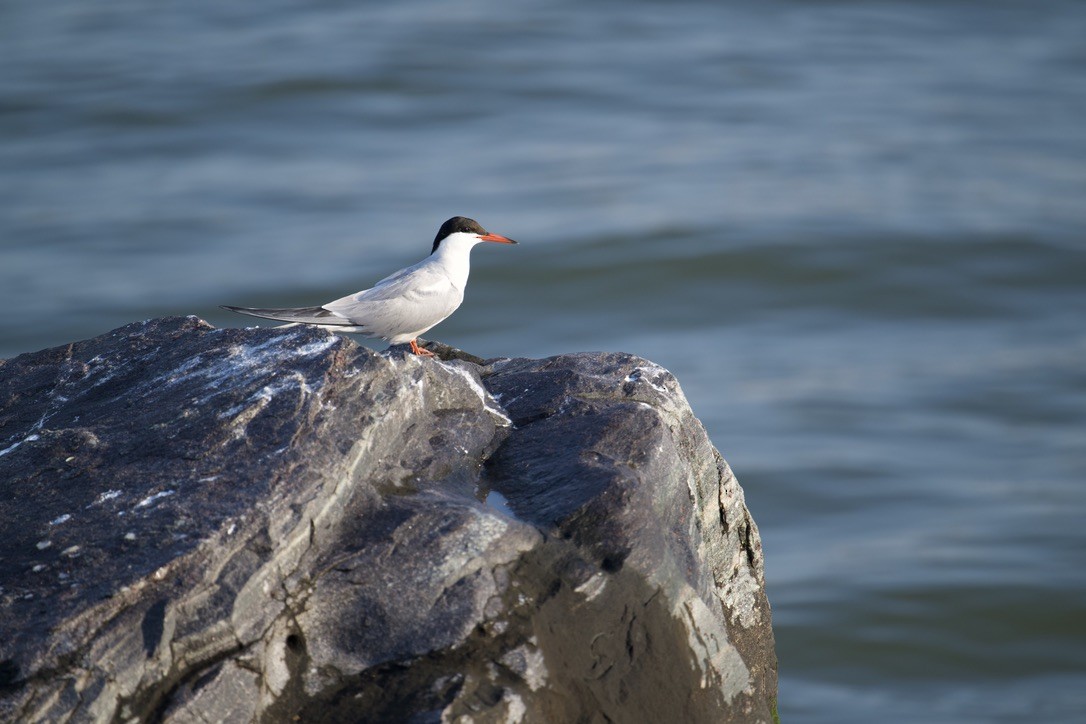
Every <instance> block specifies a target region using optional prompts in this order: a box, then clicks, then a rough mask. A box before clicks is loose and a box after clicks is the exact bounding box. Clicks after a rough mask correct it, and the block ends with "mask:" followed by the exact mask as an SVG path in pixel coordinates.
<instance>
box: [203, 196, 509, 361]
mask: <svg viewBox="0 0 1086 724" xmlns="http://www.w3.org/2000/svg"><path fill="white" fill-rule="evenodd" d="M484 241H494V242H498V243H499V244H516V243H517V242H515V241H513V240H512V239H508V238H506V237H504V236H502V235H500V234H492V233H490V232H489V231H487V230H486V229H484V228H483V227H482V226H480V225H479V223H478V222H477V221H474V220H473V219H468V218H465V217H463V216H454V217H453V218H451V219H449V220H448V221H446V222H445V223H444V224H442V225H441V228H440V229H438V231H437V236H436V237H435V238H434V248H433V249H432V250H431V251H430V256H428V257H426V258H425V259H423V260H422V261H420V262H419V263H418V264H413V265H411V266H409V267H407V268H406V269H401V270H400V271H398V272H396V273H395V274H392V275H391V276H387V277H385V278H384V279H382V280H381V281H379V282H377V283H376V284H374V285H373V287H372V288H370V289H364V290H362V291H360V292H355V293H354V294H348V295H347V296H345V297H341V298H340V299H336V300H335V301H332V302H328V303H327V304H322V305H321V306H319V307H296V308H288V309H263V308H255V307H231V306H227V305H223V307H222V308H223V309H229V310H230V311H231V312H239V313H241V314H248V315H250V316H253V317H262V318H264V319H274V320H276V321H280V322H288V323H291V324H312V325H316V326H318V327H324V328H326V329H332V330H335V331H339V332H356V333H359V334H364V335H366V336H367V337H380V338H381V339H384V340H386V341H388V342H389V343H390V344H403V343H404V342H409V343H410V344H411V351H412V352H413V353H414V354H417V355H421V356H424V357H433V356H434V353H433V352H431V351H429V350H428V349H424V348H422V347H419V344H418V336H419V335H420V334H422V333H423V332H426V331H428V330H429V329H431V328H432V327H434V326H435V325H437V324H438V323H439V322H441V321H443V320H444V319H445V318H446V317H448V316H449V315H450V314H452V313H453V312H455V311H456V308H457V307H459V306H460V303H461V302H463V301H464V287H465V286H467V283H468V272H469V271H470V261H469V257H470V255H471V249H472V247H474V246H475V245H476V244H478V243H480V242H484Z"/></svg>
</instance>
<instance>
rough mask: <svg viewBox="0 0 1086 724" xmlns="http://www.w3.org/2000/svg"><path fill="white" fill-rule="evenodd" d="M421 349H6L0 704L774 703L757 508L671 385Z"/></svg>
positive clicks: (120, 339) (269, 707)
mask: <svg viewBox="0 0 1086 724" xmlns="http://www.w3.org/2000/svg"><path fill="white" fill-rule="evenodd" d="M431 348H432V349H435V350H436V351H438V353H439V354H440V355H441V357H442V358H443V359H442V360H435V359H422V358H418V357H414V356H411V355H407V354H404V352H403V351H402V350H399V349H393V350H390V351H388V352H385V353H381V354H377V353H374V352H372V351H370V350H368V349H365V348H364V347H360V346H358V345H357V344H355V343H354V342H353V341H351V340H348V339H345V338H342V337H337V336H335V335H333V334H331V333H329V332H326V331H321V330H315V329H312V328H307V327H293V328H278V329H274V328H273V329H246V330H240V329H213V328H211V327H210V326H209V325H208V324H207V323H205V322H203V321H201V320H199V319H196V318H193V317H189V318H184V319H182V318H167V319H160V320H152V321H149V322H144V323H140V324H133V325H128V326H126V327H122V328H121V329H118V330H115V331H113V332H111V333H109V334H106V335H103V336H101V337H97V338H95V339H91V340H87V341H83V342H76V343H73V344H70V345H67V346H66V347H59V348H55V349H50V350H45V351H42V352H38V353H34V354H27V355H22V356H20V357H17V358H15V359H12V360H6V361H0V528H2V531H0V534H2V535H3V540H4V546H3V549H2V552H0V718H3V719H4V720H29V721H34V720H39V721H60V720H72V721H91V720H93V721H107V720H117V721H136V720H163V721H171V722H188V721H193V722H204V721H229V722H235V721H252V720H260V721H291V720H297V721H307V722H308V721H417V722H424V721H434V722H436V721H463V722H467V721H476V722H491V721H493V722H498V721H502V722H505V721H529V722H535V721H545V722H565V721H585V722H590V721H600V722H604V721H663V720H669V721H688V722H698V721H706V722H708V721H713V722H726V721H743V722H747V721H750V722H755V721H771V720H772V718H773V716H774V710H775V697H776V658H775V655H774V650H773V635H772V629H771V625H770V612H769V605H768V602H767V600H766V597H765V592H764V586H763V572H762V554H761V547H760V541H759V538H758V532H757V528H756V527H755V525H754V523H753V521H752V520H751V518H750V515H749V513H748V512H747V510H746V507H745V505H744V503H743V494H742V490H741V489H740V487H739V485H738V484H737V483H736V481H735V478H734V477H733V476H732V474H731V471H730V470H729V469H728V466H727V464H726V463H725V462H724V461H723V459H722V458H721V457H720V456H719V454H718V453H717V452H716V451H715V450H714V449H713V447H712V445H711V444H710V443H709V440H708V438H707V437H706V435H705V431H704V430H703V428H702V427H701V425H700V423H698V421H697V420H696V419H695V418H694V416H693V414H692V413H691V411H690V408H689V406H688V405H687V403H686V401H685V399H684V398H683V395H682V392H681V390H680V389H679V386H678V384H677V383H676V381H675V380H674V378H673V377H672V376H671V375H670V374H669V373H668V372H667V371H666V370H663V369H662V368H660V367H657V366H656V365H653V364H652V363H650V362H646V361H645V360H641V359H638V358H636V357H631V356H628V355H618V354H600V353H592V354H581V355H569V356H563V357H555V358H551V359H548V360H523V359H518V360H496V361H489V362H487V363H483V364H477V363H476V362H478V360H474V358H471V357H470V355H465V354H463V353H460V352H458V351H456V350H452V349H451V348H447V347H444V346H442V345H436V344H434V345H431ZM473 360H474V361H473Z"/></svg>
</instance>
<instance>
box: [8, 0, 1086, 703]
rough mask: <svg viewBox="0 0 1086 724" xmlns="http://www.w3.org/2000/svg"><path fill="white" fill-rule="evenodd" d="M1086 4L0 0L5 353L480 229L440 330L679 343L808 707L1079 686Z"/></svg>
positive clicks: (1085, 385) (342, 288)
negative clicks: (470, 224) (483, 234)
mask: <svg viewBox="0 0 1086 724" xmlns="http://www.w3.org/2000/svg"><path fill="white" fill-rule="evenodd" d="M1084 38H1086V5H1084V4H1082V3H1079V2H1070V1H1067V2H1059V1H1055V0H1051V1H1044V2H1041V1H1038V2H971V1H965V0H951V1H948V2H880V1H877V0H869V1H867V2H856V1H851V2H844V1H842V2H831V1H829V0H793V1H791V2H783V1H776V0H770V1H769V2H764V3H719V2H679V3H663V2H625V3H617V2H600V3H593V4H591V5H586V4H582V3H574V2H569V1H568V0H566V1H559V2H546V3H543V2H526V3H518V4H509V3H500V2H495V1H493V0H479V1H477V2H462V3H448V2H435V1H433V0H429V1H418V2H402V3H397V4H391V3H390V4H385V5H384V6H377V5H375V4H373V5H370V4H353V3H320V4H318V3H300V2H267V3H261V4H253V5H239V4H223V3H217V2H206V1H202V2H197V1H193V2H188V3H184V4H169V5H163V4H159V5H156V6H154V7H153V8H152V7H151V6H148V5H147V4H145V3H138V2H131V1H129V2H122V1H120V0H96V2H94V3H86V2H74V1H70V0H68V1H62V0H54V1H52V2H47V3H46V2H41V3H6V4H4V5H3V7H2V8H0V307H2V309H3V310H4V311H5V313H4V315H3V316H2V318H0V357H10V356H13V355H16V354H19V353H21V352H26V351H32V350H37V349H41V348H44V347H47V346H52V345H57V344H63V343H65V342H68V341H71V340H74V339H80V338H85V337H89V336H93V335H96V334H99V333H102V332H105V331H107V330H109V329H111V328H113V327H116V326H119V325H121V324H125V323H127V322H131V321H135V320H139V319H145V318H148V317H154V316H161V315H165V314H190V313H191V314H198V315H201V316H203V317H205V318H207V319H208V320H209V321H211V322H212V323H215V324H219V325H243V324H247V323H248V322H247V320H245V319H243V318H239V317H234V316H231V315H229V314H228V313H225V312H222V311H221V310H218V308H217V305H218V304H240V305H249V306H259V305H292V304H299V305H302V304H314V303H319V302H322V301H327V300H330V299H333V298H335V297H338V296H340V295H342V294H345V293H347V292H351V291H355V290H357V289H361V288H364V287H365V286H368V285H369V284H370V283H371V282H373V281H375V280H376V279H378V278H380V277H381V276H383V275H384V274H385V273H387V272H389V271H392V270H394V269H397V268H399V267H401V266H404V265H406V264H409V263H412V262H414V261H417V260H418V259H421V258H422V257H423V256H424V255H425V254H426V253H427V252H428V250H429V245H430V242H431V240H432V238H433V234H434V232H435V231H436V229H437V227H438V225H439V224H440V223H441V222H442V221H443V220H444V219H446V218H447V217H449V216H452V215H454V214H464V215H468V216H472V217H474V218H476V219H478V220H480V221H481V222H482V223H483V224H484V225H485V226H486V227H487V228H488V229H490V230H492V231H496V232H498V233H501V234H505V235H507V236H511V237H513V238H515V239H518V240H520V241H521V242H522V243H521V245H520V246H517V247H500V246H497V245H486V248H478V249H476V251H475V252H474V258H473V261H474V263H475V267H474V270H473V276H472V282H471V285H470V287H469V289H468V298H467V301H466V302H465V304H464V306H463V307H462V308H461V309H460V311H459V312H458V313H457V314H456V315H454V316H453V317H452V318H451V319H450V320H448V321H447V322H445V323H443V324H442V325H441V326H439V327H438V328H436V329H435V330H433V332H431V333H430V335H429V336H430V337H432V338H435V339H440V340H442V341H444V342H447V343H450V344H454V345H457V346H460V347H462V348H465V349H467V350H470V351H472V352H474V353H476V354H479V355H482V356H497V355H506V356H516V355H522V356H543V355H549V354H556V353H560V352H568V351H576V350H587V349H605V350H624V351H629V352H634V353H637V354H641V355H644V356H646V357H649V358H651V359H653V360H654V361H656V362H658V363H660V364H663V365H665V366H666V367H668V368H670V369H671V370H672V371H673V372H675V374H676V375H677V376H678V378H679V379H680V381H681V382H682V384H683V387H684V390H685V392H686V394H687V395H688V397H689V398H690V400H691V403H692V405H693V406H694V409H695V411H696V412H697V413H698V415H699V416H700V417H701V419H702V420H703V421H704V422H705V424H706V426H707V428H708V430H709V432H710V434H711V436H712V438H713V440H714V442H715V443H716V445H717V446H718V447H719V448H720V450H721V452H722V453H723V454H724V455H725V457H726V458H727V459H728V460H729V462H730V463H731V465H732V467H733V468H734V469H735V471H736V473H737V475H738V476H739V479H740V481H741V482H742V483H743V486H744V488H745V490H746V494H747V500H748V503H749V505H750V507H751V510H752V512H753V513H754V515H755V518H756V519H757V521H758V522H759V524H760V527H761V533H762V538H763V542H764V546H765V551H766V558H767V561H766V568H767V576H768V589H769V595H770V600H771V603H772V605H773V609H774V620H775V628H776V634H777V643H778V653H779V656H780V674H781V683H780V707H781V714H782V719H783V721H785V722H826V723H827V724H830V723H833V724H847V723H849V722H856V723H857V724H859V723H861V722H863V723H865V724H866V723H869V722H890V723H893V722H925V723H927V722H948V723H950V722H953V723H955V724H957V723H960V722H1021V721H1045V722H1072V721H1081V720H1082V717H1083V715H1084V712H1086V573H1084V571H1086V532H1084V530H1086V526H1084V525H1083V520H1084V519H1086V321H1084V320H1086V130H1084V129H1086V123H1084V121H1083V119H1086V42H1084Z"/></svg>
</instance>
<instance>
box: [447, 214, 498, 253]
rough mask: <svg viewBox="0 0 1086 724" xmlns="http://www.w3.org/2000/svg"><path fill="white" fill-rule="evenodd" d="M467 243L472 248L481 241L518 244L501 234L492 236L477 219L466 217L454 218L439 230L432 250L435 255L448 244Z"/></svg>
mask: <svg viewBox="0 0 1086 724" xmlns="http://www.w3.org/2000/svg"><path fill="white" fill-rule="evenodd" d="M454 240H455V242H467V243H469V244H470V246H469V247H468V248H471V246H475V245H476V244H478V243H479V242H481V241H494V242H497V243H499V244H516V243H517V242H515V241H513V240H512V239H508V238H506V237H504V236H502V235H501V234H491V233H490V232H489V231H487V230H486V229H484V228H483V227H482V226H480V225H479V222H478V221H476V220H475V219H469V218H467V217H466V216H454V217H452V218H451V219H449V220H448V221H446V222H445V223H444V224H442V225H441V228H440V229H438V230H437V236H436V237H434V248H433V249H431V250H430V253H431V254H433V253H434V252H436V251H437V249H438V247H439V246H441V245H442V244H444V243H447V242H452V241H454Z"/></svg>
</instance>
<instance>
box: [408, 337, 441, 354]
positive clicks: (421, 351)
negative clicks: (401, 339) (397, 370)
mask: <svg viewBox="0 0 1086 724" xmlns="http://www.w3.org/2000/svg"><path fill="white" fill-rule="evenodd" d="M411 351H412V352H413V353H415V354H417V355H418V356H419V357H436V356H437V355H435V354H434V353H433V352H431V351H430V350H428V349H426V348H425V347H420V346H419V341H418V340H417V339H413V340H411Z"/></svg>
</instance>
